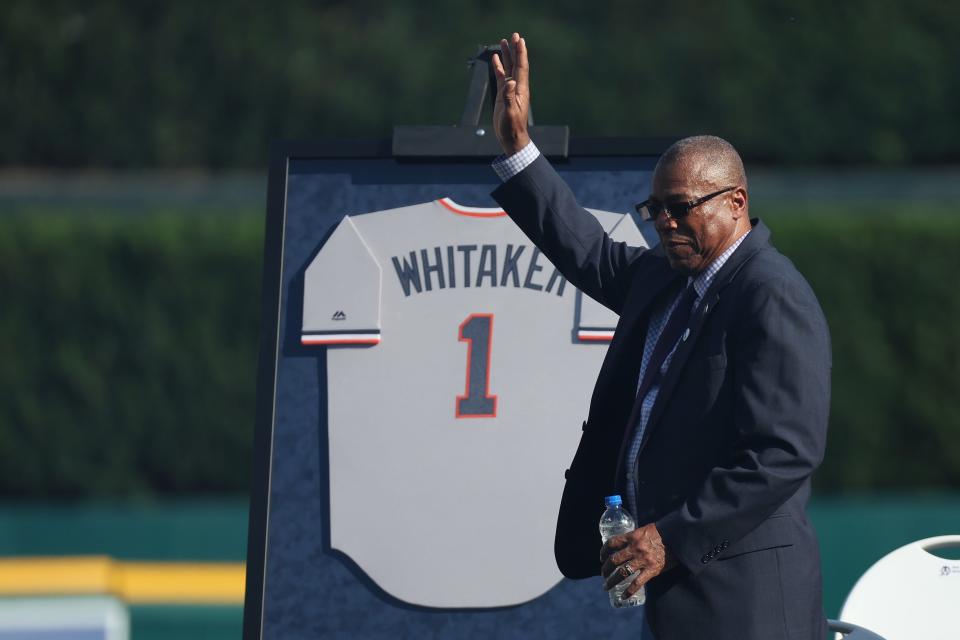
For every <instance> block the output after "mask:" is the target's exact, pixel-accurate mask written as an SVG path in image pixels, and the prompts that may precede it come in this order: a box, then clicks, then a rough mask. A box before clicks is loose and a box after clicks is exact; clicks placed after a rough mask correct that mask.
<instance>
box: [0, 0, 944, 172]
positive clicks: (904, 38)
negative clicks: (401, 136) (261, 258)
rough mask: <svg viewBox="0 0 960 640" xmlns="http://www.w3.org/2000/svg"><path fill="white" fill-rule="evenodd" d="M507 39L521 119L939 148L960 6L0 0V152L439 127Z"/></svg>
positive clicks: (801, 144)
mask: <svg viewBox="0 0 960 640" xmlns="http://www.w3.org/2000/svg"><path fill="white" fill-rule="evenodd" d="M513 29H518V30H520V31H521V32H523V33H524V34H525V36H526V37H527V41H528V45H529V48H530V51H531V57H532V65H533V90H534V96H533V99H534V107H535V112H536V116H537V120H538V122H541V123H543V124H569V125H571V127H572V130H573V133H574V135H577V136H597V135H619V136H651V135H657V136H661V135H674V134H678V135H679V134H690V133H698V132H711V133H716V134H718V135H722V136H724V137H728V138H729V139H731V140H734V141H735V142H736V144H737V146H738V147H739V148H740V149H741V151H742V152H743V153H744V155H745V156H746V157H747V159H748V160H752V161H763V162H777V163H811V162H815V163H857V164H860V163H875V164H893V165H900V164H907V163H918V162H920V163H934V162H957V161H958V160H960V120H958V118H957V117H956V114H957V113H960V73H958V71H960V69H958V60H960V38H957V34H958V33H960V4H958V3H956V2H947V1H943V0H918V1H916V2H910V3H903V2H887V1H880V2H876V1H872V0H850V1H848V2H840V3H838V2H831V1H829V0H730V1H728V2H715V3H709V2H699V1H695V0H677V1H674V2H651V1H648V0H644V1H641V2H637V1H635V0H630V1H628V0H610V1H609V2H604V3H599V4H598V3H585V2H582V1H580V0H576V1H573V0H557V1H555V2H551V3H550V4H549V5H543V4H542V3H529V4H527V5H524V4H522V3H518V2H514V1H512V0H511V1H507V0H490V1H488V2H482V3H477V2H468V1H466V0H444V1H442V2H441V1H438V0H434V1H427V0H395V1H393V2H389V3H387V2H370V1H364V0H352V1H351V2H345V1H330V2H309V1H307V0H291V1H289V2H281V3H274V4H272V5H269V7H267V5H263V4H261V3H256V2H249V1H243V2H222V1H221V2H186V1H183V0H180V1H174V2H156V1H140V2H117V1H115V0H95V1H93V2H87V3H76V2H66V1H63V0H51V1H48V2H33V1H31V0H7V1H6V2H4V3H3V4H2V6H0V86H2V87H3V91H0V122H3V123H5V124H4V125H3V127H2V130H3V132H4V134H3V144H2V145H0V165H8V166H9V165H45V166H58V167H78V166H91V165H93V166H102V167H183V166H189V167H196V166H203V167H214V168H216V167H262V166H263V165H264V164H265V159H266V157H267V148H268V144H269V141H270V140H272V139H277V138H305V137H308V138H310V137H330V136H335V137H364V138H374V137H383V136H389V135H390V133H391V130H392V126H393V125H395V124H453V123H454V122H456V120H457V118H458V116H459V113H460V110H461V108H462V102H463V97H464V94H465V90H466V86H467V82H468V76H467V72H466V65H465V62H466V60H467V59H468V58H469V57H470V56H471V55H472V54H473V53H474V52H475V50H476V46H477V45H479V44H487V43H493V42H496V41H497V40H498V39H499V37H501V36H503V35H506V34H507V33H508V32H509V31H510V30H513Z"/></svg>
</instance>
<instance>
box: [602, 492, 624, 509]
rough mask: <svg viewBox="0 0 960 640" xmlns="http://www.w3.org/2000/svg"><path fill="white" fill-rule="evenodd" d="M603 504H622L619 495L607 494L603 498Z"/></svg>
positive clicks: (616, 505) (617, 505)
mask: <svg viewBox="0 0 960 640" xmlns="http://www.w3.org/2000/svg"><path fill="white" fill-rule="evenodd" d="M603 504H605V505H606V506H608V507H619V506H620V505H622V504H623V500H622V499H621V498H620V496H619V495H616V496H607V497H606V498H604V499H603Z"/></svg>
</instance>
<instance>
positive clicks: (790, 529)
mask: <svg viewBox="0 0 960 640" xmlns="http://www.w3.org/2000/svg"><path fill="white" fill-rule="evenodd" d="M799 533H800V532H799V530H798V527H797V523H796V522H795V521H794V519H793V516H791V515H790V514H789V513H775V514H773V515H772V516H770V517H769V518H767V519H766V520H764V521H763V522H761V523H760V525H759V526H757V528H756V529H754V530H753V531H751V532H750V533H748V534H747V535H745V536H743V537H742V538H740V539H739V540H737V541H736V542H735V543H733V544H731V545H730V547H729V548H728V549H727V550H726V551H724V552H723V553H722V554H720V555H719V556H717V562H721V561H723V560H729V559H730V558H735V557H737V556H739V555H743V554H744V553H750V552H752V551H762V550H763V549H772V548H774V547H789V546H791V545H793V544H794V543H795V542H796V541H797V539H798V537H799Z"/></svg>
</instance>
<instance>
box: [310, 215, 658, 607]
mask: <svg viewBox="0 0 960 640" xmlns="http://www.w3.org/2000/svg"><path fill="white" fill-rule="evenodd" d="M591 213H593V215H594V216H596V218H597V219H598V220H599V221H600V223H601V224H602V225H603V227H604V228H605V229H606V230H607V231H608V233H609V234H610V235H611V237H613V238H614V239H616V240H622V241H625V242H628V243H629V244H633V245H641V246H642V245H645V242H644V240H643V238H642V236H641V235H640V232H639V231H638V229H637V227H636V226H635V224H634V222H633V220H632V219H631V217H630V216H629V215H626V214H616V213H610V212H605V211H591ZM616 321H617V317H616V315H615V314H614V313H613V312H611V311H610V310H609V309H607V308H605V307H603V306H601V305H600V304H598V303H597V302H595V301H593V300H591V299H590V298H588V297H587V296H584V295H582V294H581V293H580V292H578V291H577V290H576V289H575V288H574V287H573V286H572V285H570V284H568V283H567V282H566V280H565V279H564V278H563V276H561V275H560V273H559V272H558V271H557V270H556V269H555V268H554V266H553V265H552V264H551V263H550V262H549V261H548V260H547V259H546V258H545V257H544V256H543V254H541V253H540V251H539V250H538V249H536V247H534V246H533V244H532V243H531V242H530V240H529V239H528V238H527V237H526V236H524V235H523V234H522V233H521V232H520V230H519V228H518V227H517V226H516V225H515V224H514V223H513V221H511V220H510V219H509V218H508V217H506V214H504V212H503V211H500V210H499V209H486V208H475V207H464V206H461V205H458V204H456V203H454V202H453V201H451V200H449V199H446V198H444V199H441V200H436V201H432V202H427V203H424V204H418V205H414V206H409V207H402V208H398V209H391V210H387V211H379V212H375V213H368V214H363V215H356V216H350V217H345V218H344V219H343V221H342V222H341V223H340V224H339V225H338V226H337V228H336V229H335V230H334V232H333V234H332V235H331V236H330V237H329V238H328V239H327V241H326V242H325V243H324V245H323V247H322V248H321V250H320V251H319V252H318V253H317V255H316V256H315V258H314V259H313V261H312V262H311V263H310V265H309V266H308V268H307V270H306V274H305V279H304V305H303V333H302V338H301V341H302V343H303V344H305V345H326V346H328V347H329V348H328V353H327V379H328V387H329V388H328V393H327V396H328V433H329V452H330V538H331V545H332V546H333V548H335V549H338V550H340V551H342V552H343V553H345V554H347V555H348V556H350V557H351V558H352V559H353V560H354V561H355V562H356V563H357V564H358V565H359V566H360V567H361V568H362V569H363V570H364V571H365V572H366V573H367V574H368V575H369V576H370V577H371V578H372V579H373V580H374V581H375V582H376V583H377V584H378V585H379V586H380V587H381V588H383V589H384V590H385V591H386V592H388V593H390V594H391V595H393V596H395V597H397V598H399V599H400V600H403V601H405V602H409V603H412V604H417V605H422V606H430V607H458V608H459V607H494V606H507V605H513V604H519V603H522V602H526V601H528V600H531V599H533V598H535V597H537V596H539V595H541V594H543V593H545V592H546V591H548V590H549V589H550V588H551V587H553V586H554V585H555V584H556V583H557V582H558V581H559V580H560V578H561V576H560V573H559V572H558V570H557V568H556V564H555V561H554V558H553V534H554V526H555V524H556V514H557V509H558V507H559V504H560V495H561V493H562V491H563V482H564V477H563V470H564V469H565V468H566V466H567V465H568V464H569V461H570V458H571V457H572V455H573V452H574V450H575V448H576V445H577V442H578V440H579V436H580V421H581V419H582V417H583V416H585V415H586V413H587V409H588V405H589V400H590V392H591V389H592V387H593V383H594V381H595V380H596V376H597V373H598V371H599V369H600V365H601V362H602V359H603V356H604V353H605V351H606V342H607V341H609V339H610V338H611V337H612V335H613V330H614V328H615V326H616ZM612 472H613V470H611V473H612ZM600 506H601V505H598V508H599V507H600Z"/></svg>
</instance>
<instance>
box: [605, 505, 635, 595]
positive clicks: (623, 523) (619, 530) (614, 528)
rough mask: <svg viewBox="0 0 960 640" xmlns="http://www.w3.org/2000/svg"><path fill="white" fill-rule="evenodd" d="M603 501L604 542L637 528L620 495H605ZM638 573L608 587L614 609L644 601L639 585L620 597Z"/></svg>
mask: <svg viewBox="0 0 960 640" xmlns="http://www.w3.org/2000/svg"><path fill="white" fill-rule="evenodd" d="M603 503H604V504H605V505H606V506H607V510H606V511H604V512H603V515H602V516H600V537H601V538H603V541H604V542H606V541H607V540H609V539H610V538H612V537H613V536H619V535H621V534H623V533H629V532H630V531H633V530H634V529H636V528H637V523H636V522H634V521H633V516H631V515H630V512H629V511H627V510H626V509H624V508H623V500H622V499H621V498H620V496H607V497H606V498H604V499H603ZM639 573H640V572H639V571H635V572H634V573H632V574H630V577H628V578H624V579H623V581H622V582H620V584H618V585H617V586H615V587H614V588H613V589H610V591H609V592H608V593H609V594H610V605H611V606H612V607H613V608H614V609H622V608H624V607H636V606H638V605H641V604H643V603H644V602H646V600H647V592H646V589H645V588H643V587H640V590H639V591H637V592H636V593H635V594H633V596H632V597H630V598H629V599H627V600H623V599H622V598H621V595H622V594H623V590H624V589H626V588H627V587H628V586H629V585H630V583H631V582H632V580H633V578H635V577H636V576H637V574H639Z"/></svg>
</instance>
